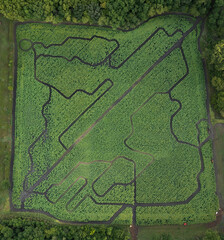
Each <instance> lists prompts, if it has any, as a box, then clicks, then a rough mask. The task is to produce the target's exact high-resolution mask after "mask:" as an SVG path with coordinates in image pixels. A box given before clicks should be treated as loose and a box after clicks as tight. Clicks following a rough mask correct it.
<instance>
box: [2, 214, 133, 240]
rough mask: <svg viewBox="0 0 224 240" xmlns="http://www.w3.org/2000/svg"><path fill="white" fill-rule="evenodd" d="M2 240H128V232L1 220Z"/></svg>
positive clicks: (18, 219) (43, 221)
mask: <svg viewBox="0 0 224 240" xmlns="http://www.w3.org/2000/svg"><path fill="white" fill-rule="evenodd" d="M0 239H1V240H12V239H14V240H17V239H18V240H19V239H21V240H24V239H26V240H45V239H49V240H50V239H51V240H81V239H82V240H90V239H92V240H99V239H100V240H114V239H116V240H128V239H129V237H128V231H127V228H125V227H118V226H113V227H112V226H93V225H91V226H90V225H84V226H75V225H63V224H56V223H52V222H49V221H47V220H42V221H38V220H34V219H26V218H13V219H0Z"/></svg>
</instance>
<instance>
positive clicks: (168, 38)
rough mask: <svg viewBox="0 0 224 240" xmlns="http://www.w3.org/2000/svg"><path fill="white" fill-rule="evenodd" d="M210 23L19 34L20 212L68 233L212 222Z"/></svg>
mask: <svg viewBox="0 0 224 240" xmlns="http://www.w3.org/2000/svg"><path fill="white" fill-rule="evenodd" d="M201 28H202V19H200V18H196V19H195V18H192V17H190V16H187V15H174V14H168V15H164V16H158V17H154V18H151V19H149V20H148V21H146V22H145V23H143V24H141V25H140V26H138V27H136V28H135V29H131V30H119V29H118V30H113V29H111V28H110V27H98V26H87V25H72V24H70V25H65V24H59V25H53V24H48V23H35V22H30V23H29V22H27V23H18V24H17V25H16V27H15V44H16V50H15V54H16V61H15V67H16V68H15V86H14V112H13V117H14V122H13V157H12V169H11V170H12V171H11V185H12V186H11V209H12V210H14V211H24V212H26V211H27V212H39V213H43V214H47V215H49V216H52V217H54V218H56V219H58V220H60V221H64V222H70V223H102V224H109V223H111V224H137V225H147V224H182V223H183V222H188V223H197V222H209V221H213V220H214V219H215V211H216V210H217V208H218V200H217V196H216V195H215V175H214V166H213V163H211V160H212V143H211V134H210V120H209V115H208V106H207V105H206V99H207V92H206V85H205V75H204V69H203V65H202V61H201V57H200V51H199V50H200V46H199V41H200V36H201V33H202V29H201Z"/></svg>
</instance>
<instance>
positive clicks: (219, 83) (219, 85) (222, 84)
mask: <svg viewBox="0 0 224 240" xmlns="http://www.w3.org/2000/svg"><path fill="white" fill-rule="evenodd" d="M212 86H213V87H214V88H215V89H216V90H217V91H222V90H224V80H223V79H221V78H220V77H213V78H212Z"/></svg>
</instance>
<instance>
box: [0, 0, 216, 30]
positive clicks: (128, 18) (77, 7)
mask: <svg viewBox="0 0 224 240" xmlns="http://www.w3.org/2000/svg"><path fill="white" fill-rule="evenodd" d="M217 6H218V3H217ZM210 7H211V0H197V1H196V0H181V1H173V0H164V1H159V2H157V1H155V0H153V1H151V0H125V1H124V0H116V1H115V0H91V1H87V0H64V1H61V0H39V1H36V0H29V1H28V0H17V1H14V0H2V1H1V3H0V12H1V13H2V14H3V15H4V16H6V17H7V18H9V19H14V20H20V21H24V20H30V19H32V20H45V21H53V22H62V21H73V22H77V21H78V22H82V23H98V24H109V25H112V26H114V27H118V26H120V27H126V28H129V27H134V26H136V25H137V24H139V23H140V22H141V21H144V20H145V19H147V18H148V17H149V16H154V15H156V14H162V13H164V12H169V11H178V12H185V13H190V14H192V15H193V16H198V15H205V14H206V13H207V12H208V10H209V9H210ZM217 21H219V19H217Z"/></svg>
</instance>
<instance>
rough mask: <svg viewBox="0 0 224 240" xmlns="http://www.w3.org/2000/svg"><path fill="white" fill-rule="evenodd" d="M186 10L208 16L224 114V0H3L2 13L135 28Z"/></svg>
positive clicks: (217, 101) (212, 65)
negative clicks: (156, 16) (147, 20)
mask: <svg viewBox="0 0 224 240" xmlns="http://www.w3.org/2000/svg"><path fill="white" fill-rule="evenodd" d="M165 12H182V13H187V14H191V15H193V16H195V17H196V16H202V17H206V26H207V31H206V41H205V44H204V45H203V55H204V57H205V59H206V62H207V66H208V70H209V73H210V74H209V75H210V77H209V79H210V83H211V85H212V86H213V88H212V91H211V104H212V106H213V109H214V110H215V112H216V113H218V114H219V115H220V116H222V117H224V1H223V0H38V1H36V0H0V13H2V14H3V15H4V16H5V17H6V18H8V19H12V20H18V21H26V20H33V21H48V22H53V23H59V22H74V23H85V24H98V25H110V26H112V27H113V28H117V27H120V28H126V29H128V28H132V27H135V26H136V25H138V24H140V23H141V22H142V21H144V20H146V19H148V18H149V17H152V16H155V15H159V14H163V13H165Z"/></svg>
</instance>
